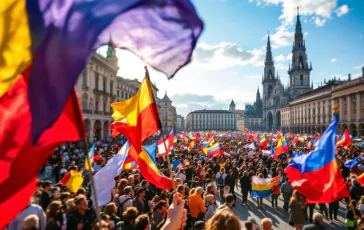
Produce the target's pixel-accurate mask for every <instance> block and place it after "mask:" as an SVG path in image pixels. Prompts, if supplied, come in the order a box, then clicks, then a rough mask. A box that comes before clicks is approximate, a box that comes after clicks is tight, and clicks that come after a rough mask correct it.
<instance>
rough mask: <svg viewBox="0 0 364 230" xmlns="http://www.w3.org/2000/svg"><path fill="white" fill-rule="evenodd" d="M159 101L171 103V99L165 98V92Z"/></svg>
mask: <svg viewBox="0 0 364 230" xmlns="http://www.w3.org/2000/svg"><path fill="white" fill-rule="evenodd" d="M160 101H167V102H172V101H171V99H169V97H168V96H167V92H166V94H164V97H163V98H162V99H161V100H160Z"/></svg>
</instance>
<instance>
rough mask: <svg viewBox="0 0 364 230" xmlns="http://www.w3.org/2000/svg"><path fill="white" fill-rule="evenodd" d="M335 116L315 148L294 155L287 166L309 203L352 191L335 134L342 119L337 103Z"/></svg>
mask: <svg viewBox="0 0 364 230" xmlns="http://www.w3.org/2000/svg"><path fill="white" fill-rule="evenodd" d="M334 109H335V111H334V112H335V113H334V120H333V121H332V122H331V124H330V125H329V127H328V128H327V129H326V130H325V132H324V133H323V134H322V136H321V139H320V141H319V142H318V144H317V147H316V149H315V150H313V151H311V152H310V153H308V154H302V155H293V156H292V158H291V161H290V162H289V164H288V166H287V167H286V169H285V173H286V175H287V177H288V178H289V180H290V182H291V185H292V187H293V188H294V189H296V190H297V191H298V192H299V193H301V194H303V195H304V196H305V197H306V199H307V202H308V203H330V202H333V201H336V200H338V199H340V198H343V197H349V196H350V193H349V190H348V187H347V185H346V183H345V180H344V178H343V176H342V173H341V171H340V166H339V164H338V161H337V159H336V145H335V135H336V133H337V124H338V121H339V115H338V108H337V107H334Z"/></svg>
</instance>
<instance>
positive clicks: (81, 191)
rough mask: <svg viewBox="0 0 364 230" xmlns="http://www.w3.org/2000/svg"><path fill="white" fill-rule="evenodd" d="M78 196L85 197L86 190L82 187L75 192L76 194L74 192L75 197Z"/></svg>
mask: <svg viewBox="0 0 364 230" xmlns="http://www.w3.org/2000/svg"><path fill="white" fill-rule="evenodd" d="M78 195H84V196H86V189H85V188H83V187H81V188H79V189H78V190H77V192H76V196H78Z"/></svg>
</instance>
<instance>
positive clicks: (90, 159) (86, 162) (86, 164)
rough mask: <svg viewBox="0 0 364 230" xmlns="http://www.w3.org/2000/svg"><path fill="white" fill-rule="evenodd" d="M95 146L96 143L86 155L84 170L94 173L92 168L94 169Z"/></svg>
mask: <svg viewBox="0 0 364 230" xmlns="http://www.w3.org/2000/svg"><path fill="white" fill-rule="evenodd" d="M95 146H96V143H94V144H93V145H92V146H91V149H90V151H89V152H88V154H87V155H86V161H85V170H91V171H94V168H93V167H94V152H95ZM87 158H88V159H89V161H88V160H87ZM88 162H90V165H89V164H88Z"/></svg>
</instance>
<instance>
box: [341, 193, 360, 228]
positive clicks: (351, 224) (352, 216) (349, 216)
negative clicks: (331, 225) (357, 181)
mask: <svg viewBox="0 0 364 230" xmlns="http://www.w3.org/2000/svg"><path fill="white" fill-rule="evenodd" d="M356 205H357V202H356V200H351V203H349V205H348V207H347V211H346V219H345V223H346V226H347V227H348V230H355V229H357V228H356V227H357V226H356V225H357V223H356V220H358V219H359V217H360V215H361V213H360V211H359V210H358V209H357V208H356ZM352 209H354V212H353V211H352Z"/></svg>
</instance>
